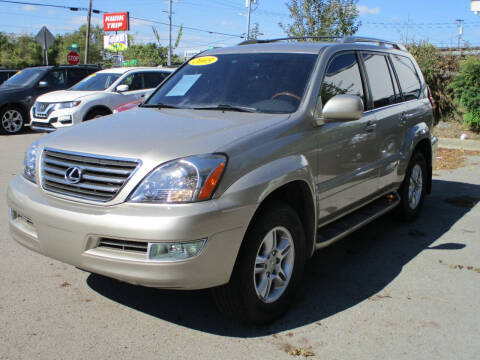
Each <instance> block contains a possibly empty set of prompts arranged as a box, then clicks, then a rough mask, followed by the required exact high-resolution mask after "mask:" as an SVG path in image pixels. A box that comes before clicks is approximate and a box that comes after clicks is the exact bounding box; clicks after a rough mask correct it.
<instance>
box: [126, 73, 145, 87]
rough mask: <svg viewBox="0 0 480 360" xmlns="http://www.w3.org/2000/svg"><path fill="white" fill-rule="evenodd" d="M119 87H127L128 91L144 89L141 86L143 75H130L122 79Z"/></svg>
mask: <svg viewBox="0 0 480 360" xmlns="http://www.w3.org/2000/svg"><path fill="white" fill-rule="evenodd" d="M120 85H128V91H133V90H141V89H144V88H145V87H144V86H143V74H142V73H135V74H131V75H129V76H127V77H126V78H125V79H123V80H122V82H121V83H120Z"/></svg>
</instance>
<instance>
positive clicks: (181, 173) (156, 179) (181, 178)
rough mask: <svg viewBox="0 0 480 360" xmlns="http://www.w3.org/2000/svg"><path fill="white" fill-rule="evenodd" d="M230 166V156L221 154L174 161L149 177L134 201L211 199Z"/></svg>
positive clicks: (134, 194) (163, 201)
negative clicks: (228, 163) (228, 159)
mask: <svg viewBox="0 0 480 360" xmlns="http://www.w3.org/2000/svg"><path fill="white" fill-rule="evenodd" d="M226 164H227V158H226V156H224V155H220V154H210V155H199V156H190V157H186V158H183V159H178V160H174V161H170V162H168V163H165V164H163V165H160V166H159V167H157V168H156V169H155V170H153V171H152V172H151V173H150V174H149V175H147V176H146V177H145V179H143V181H142V182H141V183H140V185H139V186H138V187H137V189H136V190H135V191H134V192H133V194H132V195H131V196H130V201H133V202H156V203H183V202H194V201H202V200H208V199H210V198H211V197H212V195H213V192H214V190H215V188H216V187H217V184H218V182H219V181H220V178H221V176H222V174H223V171H224V170H225V166H226Z"/></svg>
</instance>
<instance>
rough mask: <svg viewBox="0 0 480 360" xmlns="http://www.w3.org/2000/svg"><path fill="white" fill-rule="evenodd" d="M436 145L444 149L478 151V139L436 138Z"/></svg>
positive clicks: (479, 145) (479, 149) (479, 146)
mask: <svg viewBox="0 0 480 360" xmlns="http://www.w3.org/2000/svg"><path fill="white" fill-rule="evenodd" d="M438 147H439V148H444V149H460V150H471V151H480V141H479V140H460V139H449V138H438Z"/></svg>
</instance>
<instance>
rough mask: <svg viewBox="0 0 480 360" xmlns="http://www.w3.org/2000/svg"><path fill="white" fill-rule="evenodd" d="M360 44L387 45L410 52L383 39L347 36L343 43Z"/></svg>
mask: <svg viewBox="0 0 480 360" xmlns="http://www.w3.org/2000/svg"><path fill="white" fill-rule="evenodd" d="M358 42H364V43H376V44H378V45H379V46H385V45H387V44H388V45H392V46H393V48H395V49H397V50H401V51H408V50H407V48H406V47H405V46H404V45H402V44H399V43H396V42H393V41H388V40H382V39H376V38H371V37H362V36H346V37H344V38H343V40H342V43H344V44H352V43H358Z"/></svg>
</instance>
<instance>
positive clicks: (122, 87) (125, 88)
mask: <svg viewBox="0 0 480 360" xmlns="http://www.w3.org/2000/svg"><path fill="white" fill-rule="evenodd" d="M128 89H129V87H128V85H118V86H117V88H116V90H117V92H119V93H122V92H125V91H128Z"/></svg>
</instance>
